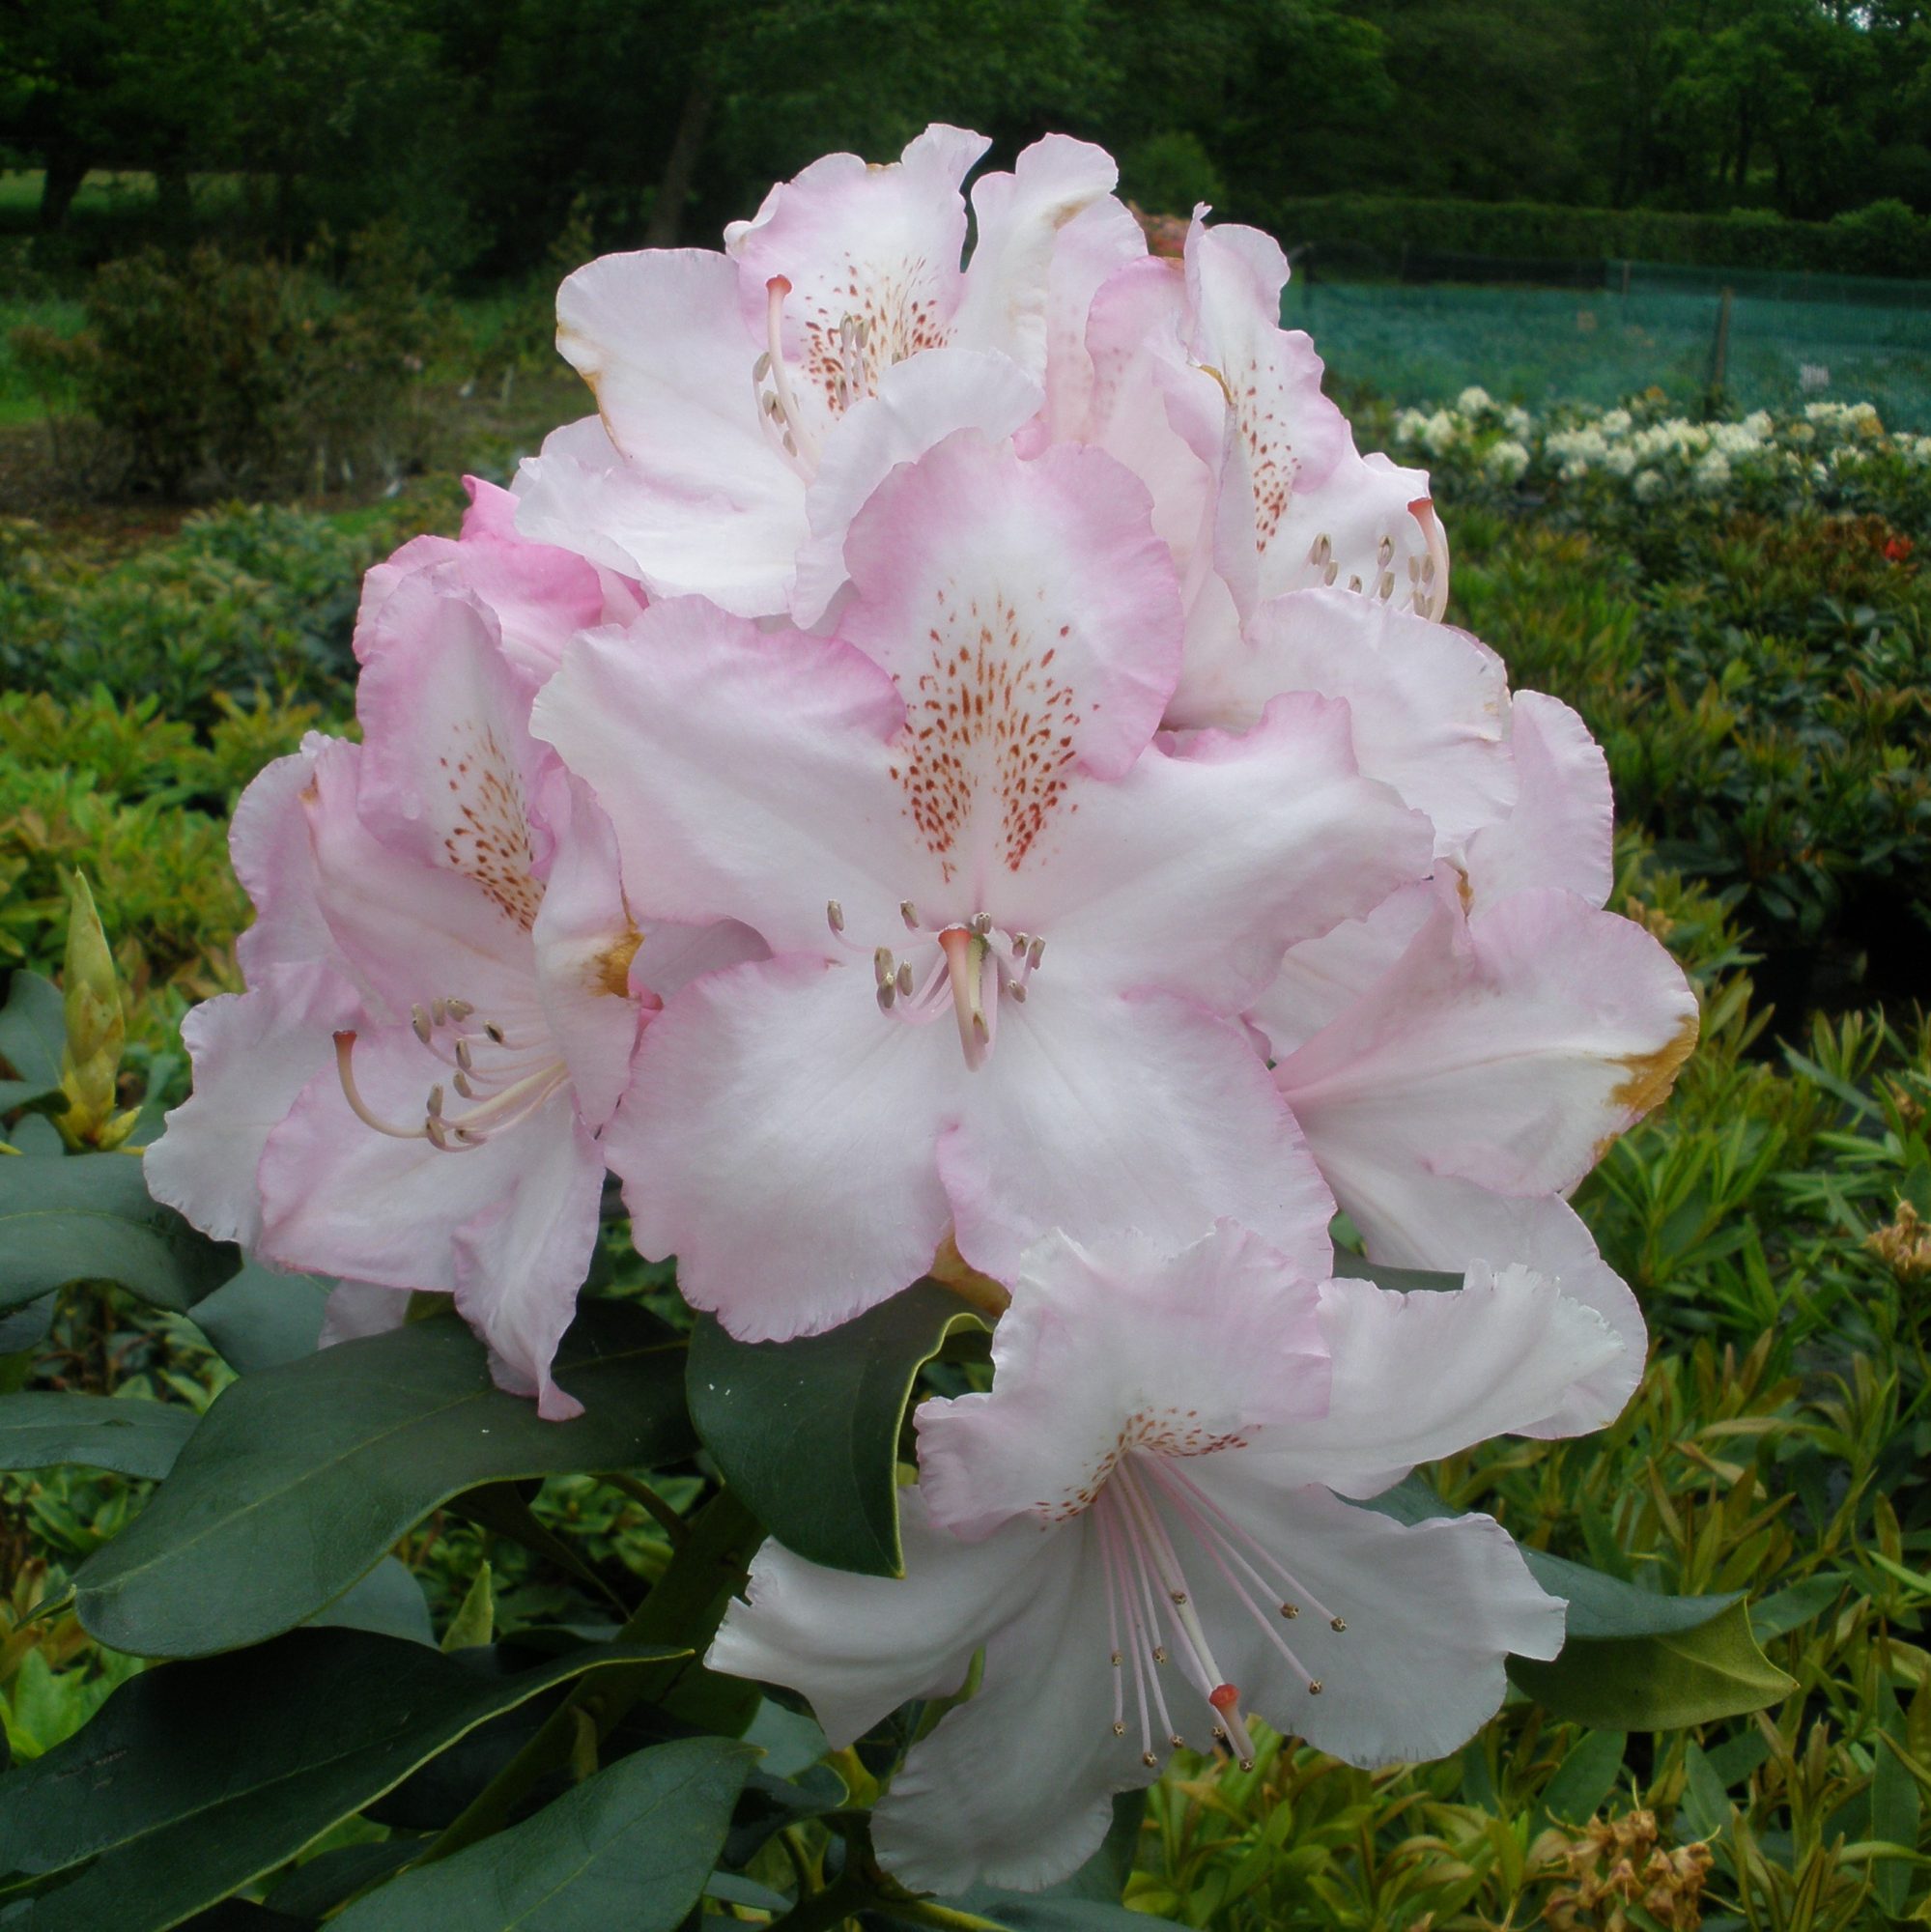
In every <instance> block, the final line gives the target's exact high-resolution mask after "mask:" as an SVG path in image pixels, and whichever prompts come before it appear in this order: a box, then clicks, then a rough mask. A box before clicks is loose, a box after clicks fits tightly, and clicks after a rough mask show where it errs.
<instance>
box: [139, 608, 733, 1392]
mask: <svg viewBox="0 0 1931 1932" xmlns="http://www.w3.org/2000/svg"><path fill="white" fill-rule="evenodd" d="M432 577H433V573H431V574H430V575H428V576H423V577H419V578H412V579H411V581H409V582H404V583H402V584H401V585H400V586H399V587H398V588H397V589H396V590H395V591H394V593H393V595H392V597H391V598H390V599H389V602H388V605H387V606H386V607H385V609H384V611H383V625H384V626H385V627H387V628H392V629H393V630H394V631H395V633H396V636H395V638H394V639H393V640H392V641H391V642H390V643H389V644H388V645H386V646H385V647H384V648H383V650H381V651H380V652H378V653H377V654H376V655H375V656H374V657H373V658H372V659H371V661H370V663H369V664H368V666H367V667H366V668H365V669H364V671H363V674H362V682H361V688H360V694H359V699H358V707H359V713H360V718H361V723H362V726H363V731H364V740H363V743H362V744H361V745H359V746H357V745H352V744H345V743H342V742H340V741H337V740H331V739H326V738H319V737H311V738H310V739H309V740H308V742H307V743H306V745H305V746H304V747H303V749H302V751H301V752H300V753H298V754H297V755H296V756H294V757H292V758H285V759H282V760H280V761H278V762H277V763H276V764H273V765H270V767H269V769H268V770H267V771H266V772H265V773H264V774H263V775H262V776H261V777H260V778H259V779H258V780H257V781H255V783H254V785H253V786H252V787H250V790H249V792H248V794H247V796H246V797H245V798H244V799H243V801H242V803H241V808H240V809H239V810H238V811H237V813H236V817H235V827H234V850H235V863H236V869H237V870H238V872H239V873H240V874H241V879H242V881H243V883H244V884H245V885H246V886H247V888H248V890H249V892H250V894H251V895H252V896H253V898H254V900H255V905H256V910H257V914H258V918H257V922H256V923H255V925H254V927H253V928H252V929H251V930H250V931H249V932H248V933H247V934H246V935H245V936H244V938H243V940H242V942H241V949H240V950H241V963H242V967H243V971H244V973H245V975H246V978H247V980H248V988H249V990H248V991H247V992H246V993H245V994H242V995H241V996H239V997H231V998H225V999H219V1000H214V1001H211V1002H210V1003H209V1004H207V1005H206V1006H204V1007H201V1008H199V1009H197V1010H196V1011H195V1012H194V1013H193V1014H191V1015H190V1016H189V1018H188V1020H187V1022H186V1024H185V1037H186V1040H187V1042H188V1045H189V1048H190V1050H191V1052H192V1053H193V1056H194V1063H195V1075H196V1086H195V1092H194V1094H193V1096H192V1097H191V1098H190V1099H189V1100H188V1102H187V1103H186V1104H185V1106H183V1107H181V1108H178V1109H176V1110H175V1112H174V1113H173V1114H171V1115H170V1116H169V1120H168V1126H167V1131H166V1133H165V1134H164V1135H163V1136H162V1138H161V1139H160V1140H159V1141H158V1142H157V1143H156V1145H155V1146H154V1147H153V1148H152V1149H150V1150H149V1152H148V1155H147V1167H148V1175H149V1184H150V1187H151V1189H152V1191H153V1192H154V1193H155V1195H156V1197H157V1198H158V1199H160V1200H163V1201H166V1202H169V1203H171V1204H172V1205H174V1206H175V1207H177V1208H180V1209H181V1210H182V1211H183V1212H184V1213H185V1214H186V1215H187V1216H188V1218H189V1219H190V1220H192V1221H194V1222H195V1223H196V1224H197V1225H198V1226H200V1227H202V1228H203V1229H205V1230H207V1231H208V1232H209V1233H211V1234H213V1235H216V1236H221V1237H224V1238H232V1239H237V1240H240V1241H241V1242H242V1243H243V1244H244V1245H246V1246H248V1247H251V1248H254V1249H257V1250H258V1251H259V1252H260V1253H261V1254H262V1255H263V1256H264V1257H266V1258H267V1259H269V1260H270V1261H272V1262H274V1263H276V1264H281V1265H284V1266H287V1267H291V1268H298V1269H312V1270H316V1271H319V1272H323V1273H328V1274H334V1275H340V1276H346V1277H348V1278H350V1279H351V1280H353V1281H356V1282H360V1283H366V1284H372V1285H374V1286H376V1287H379V1288H388V1289H399V1290H412V1289H414V1290H430V1291H440V1292H444V1293H453V1294H454V1296H455V1297H456V1302H457V1305H458V1307H459V1308H460V1309H461V1311H462V1312H463V1314H464V1315H465V1316H466V1317H467V1318H468V1320H469V1322H470V1323H471V1325H472V1326H473V1327H475V1328H476V1330H477V1331H478V1332H479V1333H480V1334H481V1335H482V1336H483V1337H484V1338H485V1340H486V1341H487V1342H488V1343H489V1345H490V1349H491V1351H492V1355H493V1359H494V1361H495V1364H496V1366H497V1373H498V1377H499V1378H500V1379H501V1380H502V1381H503V1382H504V1383H505V1385H506V1386H509V1387H511V1388H513V1389H516V1390H519V1391H521V1392H523V1393H534V1394H535V1395H536V1396H537V1397H538V1400H539V1406H541V1408H542V1411H543V1412H544V1413H545V1414H546V1415H552V1416H565V1415H570V1414H573V1413H575V1412H576V1407H577V1405H576V1404H575V1403H574V1402H573V1401H572V1399H571V1398H570V1397H569V1396H568V1395H567V1394H565V1393H564V1392H563V1391H561V1390H560V1389H558V1388H556V1387H555V1385H554V1383H553V1382H552V1381H551V1379H550V1363H551V1360H552V1357H553V1356H554V1352H555V1348H556V1344H557V1341H558V1339H559V1338H560V1337H561V1335H562V1333H563V1330H564V1328H565V1327H566V1326H567V1325H568V1322H569V1320H570V1315H571V1312H572V1309H573V1307H574V1304H575V1297H576V1291H577V1288H578V1286H579V1284H580V1283H581V1282H582V1279H583V1276H584V1274H585V1272H586V1271H587V1268H588V1265H589V1261H590V1255H591V1249H592V1246H593V1244H594V1241H595V1237H596V1226H597V1214H598V1205H599V1200H600V1196H601V1192H602V1185H603V1174H604V1160H603V1155H602V1152H601V1151H600V1150H599V1147H598V1144H597V1140H596V1134H597V1131H598V1129H599V1128H601V1127H602V1126H603V1124H604V1123H605V1122H607V1121H608V1120H609V1118H610V1116H611V1113H612V1111H613V1110H614V1109H615V1107H616V1105H617V1102H618V1099H619V1096H620V1094H621V1092H622V1089H623V1085H624V1082H625V1079H626V1077H627V1069H628V1065H629V1061H630V1056H631V1051H632V1048H633V1046H634V1044H635V1040H636V1036H637V1031H638V1027H639V1022H640V1019H641V1018H642V1016H643V1013H644V1009H645V1007H646V1006H647V1005H648V1006H655V1004H656V1000H655V997H654V996H653V995H648V994H646V993H645V992H644V991H643V988H644V986H645V985H646V984H647V983H648V981H649V980H650V978H651V977H652V976H653V973H654V971H655V969H656V966H657V961H658V955H659V954H660V953H661V954H662V956H663V977H662V978H661V979H660V983H675V980H676V972H677V957H676V955H677V953H678V952H679V951H680V950H681V951H682V952H685V953H687V954H688V953H690V952H692V951H693V949H694V948H696V949H697V956H696V959H695V960H694V961H693V962H692V963H693V964H696V965H701V964H703V963H705V961H706V956H707V955H706V954H705V953H704V952H703V950H702V949H703V948H705V947H707V946H710V945H711V944H713V939H712V936H709V935H705V936H703V937H702V938H696V937H694V936H691V935H679V934H674V933H673V934H668V935H663V936H662V937H663V939H664V942H665V943H664V944H662V945H661V946H650V947H646V948H642V949H640V947H639V934H638V932H637V930H636V929H635V928H634V926H633V925H632V923H631V921H630V917H629V914H628V911H627V909H626V906H625V903H624V899H623V895H622V893H621V891H620V889H619V885H618V879H617V869H616V852H615V847H614V843H613V841H612V839H611V834H610V829H609V827H608V825H607V824H606V823H605V822H604V820H603V818H602V816H601V814H600V813H599V812H598V810H596V808H595V806H594V805H592V804H591V803H590V801H589V798H588V794H587V793H586V792H584V791H583V789H582V787H581V786H580V785H578V784H577V783H576V781H573V780H571V779H570V778H569V776H568V774H567V773H565V772H564V771H563V770H562V769H561V767H560V766H559V765H558V764H557V763H556V761H555V759H554V756H553V755H552V754H551V753H549V752H548V751H547V750H546V749H545V748H544V747H542V746H539V745H537V744H535V743H534V742H533V741H532V740H531V738H530V736H529V733H528V728H527V711H528V698H527V696H526V693H525V689H524V687H523V683H522V680H521V678H520V676H519V675H518V673H517V671H516V670H515V669H514V668H512V666H511V665H510V664H509V663H508V662H506V661H505V659H504V657H503V655H502V650H501V645H500V639H499V634H498V631H497V625H496V623H495V621H494V619H493V618H492V617H491V616H490V615H489V614H488V613H487V612H486V611H484V610H483V609H482V607H481V606H480V605H479V604H477V603H476V602H475V601H474V600H473V599H472V598H470V597H469V596H466V595H460V594H448V593H446V592H445V591H443V590H441V589H440V588H439V587H438V586H437V584H436V583H435V582H432V581H431V578H432ZM742 937H743V936H742V935H740V938H742ZM642 952H649V953H650V954H651V955H652V956H651V958H650V959H649V960H645V959H644V958H643V957H642V956H641V955H642ZM709 956H710V957H711V958H713V959H716V958H725V957H730V956H733V954H732V953H731V952H730V951H729V950H728V943H727V942H726V950H725V951H724V952H719V953H716V954H714V955H709ZM735 956H743V949H742V947H740V949H739V951H738V952H737V953H736V955H735Z"/></svg>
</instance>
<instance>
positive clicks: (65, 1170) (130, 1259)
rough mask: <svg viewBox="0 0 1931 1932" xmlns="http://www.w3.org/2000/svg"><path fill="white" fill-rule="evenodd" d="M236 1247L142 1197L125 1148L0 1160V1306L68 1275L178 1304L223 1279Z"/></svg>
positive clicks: (142, 1185) (135, 1164)
mask: <svg viewBox="0 0 1931 1932" xmlns="http://www.w3.org/2000/svg"><path fill="white" fill-rule="evenodd" d="M240 1264H241V1257H240V1255H239V1254H238V1253H237V1252H236V1250H235V1249H234V1248H232V1247H230V1246H228V1245H227V1243H225V1242H222V1241H211V1240H209V1239H208V1238H207V1236H204V1235H198V1234H196V1233H195V1231H194V1230H193V1229H192V1228H190V1227H189V1226H188V1225H187V1223H186V1222H185V1221H184V1220H183V1219H182V1218H181V1216H180V1215H179V1214H177V1213H176V1212H175V1211H174V1209H173V1208H163V1207H162V1206H161V1205H160V1203H159V1202H158V1201H155V1200H153V1199H151V1198H150V1196H149V1194H148V1184H147V1181H146V1180H145V1179H143V1177H142V1174H141V1163H140V1160H139V1158H138V1157H137V1156H136V1155H133V1154H127V1153H85V1154H72V1155H61V1154H31V1153H22V1154H19V1155H17V1156H15V1155H5V1156H0V1308H14V1307H17V1306H18V1305H19V1304H20V1303H21V1302H23V1301H33V1300H36V1299H38V1298H39V1297H40V1296H41V1295H43V1294H45V1293H47V1292H48V1290H50V1289H55V1288H60V1287H62V1286H63V1285H64V1284H66V1283H68V1282H70V1281H112V1282H118V1283H120V1285H121V1286H122V1287H123V1288H125V1289H126V1290H127V1291H128V1293H130V1294H134V1295H138V1296H139V1297H140V1298H141V1300H143V1301H148V1302H153V1303H154V1304H155V1306H156V1307H157V1308H172V1309H176V1310H182V1309H187V1308H191V1307H193V1306H194V1304H195V1303H196V1302H197V1301H199V1300H200V1299H201V1297H202V1296H203V1295H205V1294H207V1293H211V1292H212V1291H213V1289H216V1288H218V1287H219V1286H220V1285H221V1283H223V1282H224V1281H226V1280H227V1279H228V1277H229V1276H230V1275H232V1274H233V1273H234V1272H235V1270H236V1268H237V1267H238V1266H239V1265H240Z"/></svg>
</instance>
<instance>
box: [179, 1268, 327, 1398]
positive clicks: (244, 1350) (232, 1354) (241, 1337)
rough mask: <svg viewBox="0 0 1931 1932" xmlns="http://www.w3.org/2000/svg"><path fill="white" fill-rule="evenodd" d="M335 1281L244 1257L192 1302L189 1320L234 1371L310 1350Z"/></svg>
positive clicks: (274, 1365)
mask: <svg viewBox="0 0 1931 1932" xmlns="http://www.w3.org/2000/svg"><path fill="white" fill-rule="evenodd" d="M334 1286H335V1284H334V1283H333V1282H332V1281H330V1280H328V1279H327V1276H325V1275H319V1274H279V1273H277V1272H276V1271H275V1270H274V1269H273V1268H271V1267H267V1266H265V1265H264V1264H262V1263H260V1262H252V1261H251V1262H249V1263H247V1264H246V1265H245V1266H243V1267H242V1269H241V1272H240V1273H239V1274H237V1275H235V1276H233V1277H232V1278H231V1279H230V1280H228V1281H224V1282H223V1283H222V1284H221V1286H220V1287H219V1288H217V1289H216V1290H215V1291H214V1293H213V1294H211V1295H208V1296H206V1297H205V1298H204V1299H202V1300H200V1301H197V1302H196V1303H195V1304H194V1325H195V1326H196V1327H197V1328H199V1329H200V1330H201V1332H202V1333H203V1334H204V1335H206V1336H207V1337H208V1339H209V1340H210V1341H211V1342H212V1343H213V1345H214V1348H215V1350H216V1351H217V1352H218V1353H219V1355H220V1357H221V1359H222V1360H223V1361H224V1362H226V1363H227V1364H228V1366H229V1367H230V1368H231V1369H233V1370H234V1371H235V1373H236V1374H237V1375H238V1376H252V1375H255V1374H258V1373H259V1372H260V1371H261V1370H263V1369H278V1368H280V1367H281V1365H282V1364H283V1363H284V1362H293V1361H298V1360H299V1359H300V1357H302V1356H303V1355H312V1354H314V1352H315V1345H316V1343H317V1341H318V1340H320V1338H321V1335H322V1315H323V1310H324V1307H325V1306H326V1304H327V1300H328V1292H329V1290H330V1289H332V1288H333V1287H334Z"/></svg>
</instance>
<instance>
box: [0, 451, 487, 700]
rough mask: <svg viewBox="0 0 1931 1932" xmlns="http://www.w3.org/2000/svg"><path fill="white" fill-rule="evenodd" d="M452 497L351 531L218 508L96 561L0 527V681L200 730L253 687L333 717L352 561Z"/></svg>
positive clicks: (386, 512) (296, 515)
mask: <svg viewBox="0 0 1931 1932" xmlns="http://www.w3.org/2000/svg"><path fill="white" fill-rule="evenodd" d="M453 497H454V492H453V491H452V490H447V489H444V488H443V487H442V486H437V487H436V488H435V489H433V490H430V491H427V492H425V493H423V494H422V495H419V496H415V497H404V498H398V499H397V500H396V501H395V502H393V503H391V504H388V505H385V506H384V508H383V512H382V513H381V514H380V515H379V516H376V517H375V518H373V519H370V520H367V521H365V522H364V523H363V525H362V526H361V527H359V528H357V529H355V531H354V532H351V531H349V530H347V529H345V528H344V527H343V526H341V525H340V524H337V523H335V522H332V521H331V520H329V519H328V518H327V517H322V516H317V515H315V514H313V513H311V512H307V511H301V510H294V509H286V508H278V507H274V506H270V505H262V504H250V505H246V506H242V505H229V506H228V507H226V508H223V509H220V510H213V511H208V512H205V513H203V514H201V515H198V516H194V517H190V518H189V519H188V520H187V522H186V523H185V525H184V526H183V527H182V530H181V534H180V535H179V537H178V538H176V539H175V540H174V541H172V542H169V543H163V544H156V545H152V546H150V547H149V548H147V549H145V550H142V551H138V552H135V553H134V554H130V555H127V556H122V557H117V558H114V559H111V560H108V561H104V562H103V561H99V560H96V559H93V558H90V557H88V556H87V555H85V554H79V553H77V552H76V551H75V549H74V548H73V547H71V546H68V547H65V548H64V547H62V546H60V545H58V544H56V543H55V542H54V541H53V540H52V539H51V538H50V536H49V535H48V534H47V533H46V532H45V531H43V529H42V528H41V527H40V526H38V525H35V524H31V523H14V524H11V525H0V687H4V688H6V689H10V690H41V691H45V692H48V693H50V694H52V695H53V696H56V697H58V698H61V699H63V700H72V699H75V698H79V697H82V696H86V695H87V694H88V693H90V692H92V691H94V690H96V689H97V688H98V689H100V690H103V691H105V692H107V693H109V694H110V695H111V696H113V697H114V698H116V699H121V700H135V699H139V698H143V697H154V698H155V699H156V700H157V702H158V705H159V709H160V712H161V714H162V715H163V716H166V717H168V718H173V719H177V720H180V721H183V722H185V723H186V724H188V725H192V726H193V727H194V728H195V729H196V730H197V731H198V732H200V733H203V734H206V733H209V732H212V731H213V730H214V728H215V727H216V726H217V725H219V724H220V723H221V721H222V719H223V718H224V717H226V716H227V715H228V712H227V710H226V709H225V708H224V705H223V702H222V699H223V698H224V697H225V698H226V699H227V700H228V701H229V703H230V704H232V705H241V706H244V707H245V706H249V705H252V704H253V703H254V702H255V701H256V696H255V694H256V693H258V692H261V693H265V694H267V695H268V696H269V697H270V699H272V700H274V701H277V702H282V703H307V704H313V705H316V706H319V707H320V708H321V710H322V712H323V713H325V714H326V715H327V716H329V717H335V718H346V717H347V716H349V715H350V713H351V712H352V710H353V708H354V697H353V685H354V673H355V659H354V656H353V653H352V650H351V644H350V640H351V636H352V633H353V631H354V628H355V607H356V601H357V599H358V597H359V595H360V590H361V576H362V572H363V571H364V570H366V569H367V568H368V566H369V565H370V564H372V563H374V562H375V561H377V559H378V558H380V557H381V556H383V554H386V553H387V552H388V551H389V550H390V549H391V548H392V547H393V546H394V544H395V543H396V542H398V541H400V539H401V537H402V536H403V535H405V534H408V533H411V532H412V531H413V530H415V529H417V528H420V527H422V526H424V525H425V524H427V523H431V522H435V523H438V524H443V523H453V510H454V502H453V501H452V498H453Z"/></svg>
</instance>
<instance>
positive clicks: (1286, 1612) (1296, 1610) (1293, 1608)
mask: <svg viewBox="0 0 1931 1932" xmlns="http://www.w3.org/2000/svg"><path fill="white" fill-rule="evenodd" d="M1300 1613H1301V1606H1300V1605H1298V1604H1283V1605H1281V1614H1282V1615H1283V1616H1284V1617H1287V1618H1289V1619H1290V1620H1292V1619H1293V1618H1295V1617H1297V1616H1299V1615H1300Z"/></svg>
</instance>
